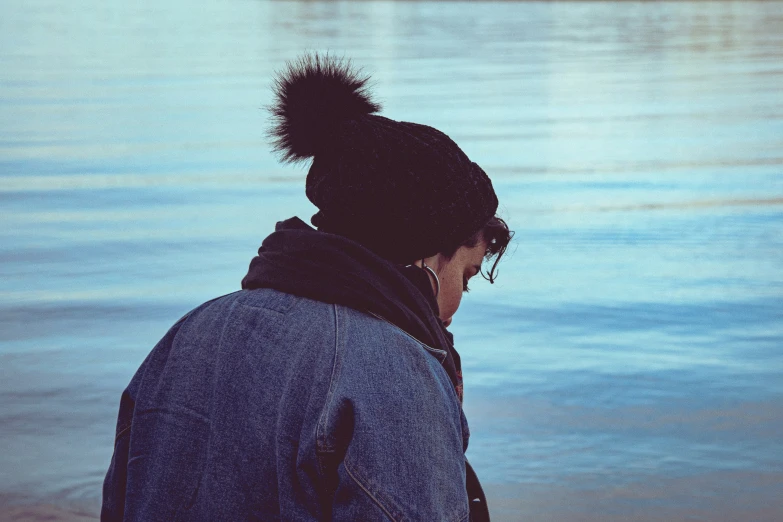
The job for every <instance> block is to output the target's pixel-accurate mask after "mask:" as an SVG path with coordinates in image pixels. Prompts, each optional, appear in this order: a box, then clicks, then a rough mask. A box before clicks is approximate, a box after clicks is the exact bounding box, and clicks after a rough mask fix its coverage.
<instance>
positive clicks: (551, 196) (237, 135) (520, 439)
mask: <svg viewBox="0 0 783 522" xmlns="http://www.w3.org/2000/svg"><path fill="white" fill-rule="evenodd" d="M305 49H311V50H330V51H332V52H334V53H336V54H345V55H347V56H350V57H352V58H353V59H354V61H355V62H356V63H357V64H360V65H363V66H365V67H366V70H367V71H368V72H370V73H372V75H373V77H374V79H375V84H376V87H375V90H376V92H377V94H378V97H379V98H380V100H381V101H382V102H383V104H384V112H383V114H385V115H387V116H390V117H392V118H395V119H400V120H408V121H416V122H421V123H427V124H430V125H433V126H435V127H437V128H439V129H441V130H443V131H445V132H446V133H447V134H449V135H450V136H451V137H452V138H454V139H455V140H456V141H457V142H458V143H459V144H460V145H461V146H462V148H463V149H464V150H465V151H466V152H467V153H468V155H470V157H471V158H472V159H474V160H475V161H477V162H478V163H479V164H481V165H482V166H483V167H484V169H485V170H486V171H487V172H488V173H489V174H490V176H491V177H492V179H493V181H494V183H495V186H496V189H497V192H498V194H499V196H500V200H501V210H502V213H503V215H504V216H506V217H507V218H508V220H509V222H510V223H511V225H512V228H514V229H515V230H516V231H517V236H516V242H515V247H514V248H513V250H514V251H513V255H512V256H511V257H510V258H509V259H508V260H507V261H505V262H504V263H503V264H502V266H501V275H500V279H499V281H498V282H497V284H495V285H493V286H491V285H489V284H478V283H477V284H474V285H471V286H472V287H473V289H472V290H471V293H470V294H469V295H468V296H467V297H466V299H465V300H464V301H463V303H464V304H463V307H462V308H461V310H460V312H459V314H458V315H457V317H456V319H455V323H454V325H453V330H454V331H455V334H456V336H457V341H458V348H459V349H460V352H461V354H462V358H463V361H464V365H465V382H466V406H465V407H466V411H467V414H468V418H469V420H470V421H471V426H472V432H473V437H472V439H471V448H470V450H469V455H470V458H471V460H472V461H473V464H474V466H475V467H476V469H477V470H478V471H479V474H480V476H481V477H482V479H483V481H484V483H485V487H486V489H487V492H488V495H489V497H490V501H491V506H492V509H493V514H494V515H495V518H497V519H499V520H519V519H533V520H675V519H677V520H683V519H702V520H750V519H753V520H779V519H781V518H783V500H782V498H783V496H781V494H780V493H781V491H783V443H782V442H781V438H780V433H782V432H783V379H781V374H782V373H783V353H782V351H783V350H781V349H782V348H783V232H782V231H783V227H781V224H783V94H782V93H781V88H780V85H783V50H782V49H783V4H780V3H774V2H760V3H755V2H720V3H711V2H693V3H691V2H680V3H668V2H667V3H652V2H650V3H633V2H622V3H613V2H604V3H586V2H578V3H532V2H531V3H516V2H499V3H465V2H455V3H451V2H396V3H392V2H384V1H373V2H317V1H313V2H263V1H228V2H200V3H192V2H188V3H185V2H177V1H170V2H155V3H153V2H137V3H128V2H122V3H120V2H114V1H108V2H98V1H92V2H86V3H85V2H80V3H79V5H78V6H77V5H76V4H72V3H66V2H57V1H51V0H50V1H41V2H23V1H21V0H17V1H13V0H12V1H10V2H4V3H3V4H2V6H0V209H2V210H1V213H0V216H1V217H0V224H2V227H1V228H0V274H2V279H0V446H2V448H3V451H2V453H0V512H2V513H4V514H3V515H0V518H3V517H5V518H13V517H14V516H16V517H17V518H18V517H22V518H24V517H28V518H40V519H43V518H45V517H46V516H49V515H51V512H52V510H54V512H55V513H56V514H59V515H58V516H63V517H66V518H67V517H71V519H76V517H77V516H83V518H85V519H89V518H90V516H92V515H94V514H95V512H96V509H97V508H96V506H97V505H98V503H99V498H100V486H101V481H102V476H103V473H104V471H105V469H106V467H107V465H108V459H109V458H110V455H111V444H112V440H113V430H114V426H113V422H114V418H115V415H116V409H117V406H118V402H119V395H120V392H121V391H122V389H123V388H124V386H125V385H126V384H127V382H128V380H129V379H130V377H131V375H132V374H133V372H134V370H135V369H136V367H137V366H138V364H139V363H140V362H141V361H142V360H143V358H144V356H145V355H146V353H147V352H148V351H149V349H150V348H151V347H152V346H153V344H154V343H155V342H156V341H157V339H158V338H159V337H160V336H161V335H162V334H163V333H164V332H165V330H166V329H167V328H168V326H170V324H171V323H173V322H174V321H175V320H176V319H177V318H179V316H180V315H182V314H183V313H184V312H185V311H187V310H189V309H190V308H192V307H193V306H195V305H197V304H199V303H201V302H202V301H204V300H206V299H209V298H211V297H214V296H216V295H220V294H223V293H227V292H230V291H232V290H234V289H236V288H238V286H239V281H240V279H241V277H242V276H243V275H244V271H245V269H246V267H247V263H248V262H249V260H250V258H251V257H252V256H253V254H254V252H255V249H256V248H257V246H258V244H259V243H260V241H261V239H263V237H264V236H265V235H266V234H267V233H268V232H269V231H270V230H271V228H272V226H273V224H274V222H275V221H277V220H279V219H282V218H286V217H290V216H291V215H294V214H296V215H300V216H302V217H304V218H307V217H309V216H310V215H311V214H312V213H313V211H314V210H313V208H312V206H311V205H310V204H309V203H308V202H307V201H306V199H305V197H304V191H303V187H304V175H305V172H306V170H305V169H304V168H302V167H300V168H292V167H283V166H280V165H279V164H278V163H277V162H276V160H275V158H274V157H273V156H272V155H271V154H270V152H269V147H268V146H267V144H266V141H265V138H264V131H265V128H266V124H267V121H266V114H265V113H264V111H263V110H262V107H263V106H265V105H266V104H268V103H269V102H270V101H271V91H270V89H269V86H270V83H269V82H270V78H271V75H272V72H273V71H274V70H275V69H277V68H279V67H280V66H281V64H282V63H283V61H284V60H285V59H290V58H294V57H296V56H297V55H299V54H300V53H301V52H302V51H303V50H305ZM41 504H51V505H54V506H55V507H54V508H43V507H40V505H41ZM20 505H25V506H28V507H24V508H21V507H19V506H20ZM30 506H32V507H30ZM36 506H38V507H36ZM20 513H21V514H20ZM68 513H70V515H68ZM74 513H76V514H74ZM78 514H80V515H78Z"/></svg>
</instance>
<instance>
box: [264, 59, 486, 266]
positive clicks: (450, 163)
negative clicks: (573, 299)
mask: <svg viewBox="0 0 783 522" xmlns="http://www.w3.org/2000/svg"><path fill="white" fill-rule="evenodd" d="M368 80H369V78H368V77H366V76H359V74H358V73H357V72H356V71H354V70H352V69H351V67H350V64H349V63H346V62H343V61H340V60H335V59H333V58H330V57H328V56H327V57H322V56H319V55H317V54H316V55H308V56H305V57H303V58H300V59H299V60H298V61H296V62H293V63H289V64H288V67H287V69H286V70H285V71H283V72H282V73H281V74H279V75H278V77H277V78H276V81H275V95H276V102H275V104H274V105H273V106H272V113H273V115H274V117H275V125H274V127H273V129H272V131H271V135H272V136H273V138H274V147H275V149H276V150H277V151H278V152H280V153H281V154H282V156H283V161H292V162H293V161H299V160H305V159H308V158H313V163H312V166H311V167H310V171H309V173H308V174H307V182H306V193H307V197H308V199H310V201H312V202H313V204H314V205H315V206H316V207H318V209H319V211H318V213H317V214H315V215H314V216H313V217H312V219H311V221H312V223H313V225H314V226H316V227H318V229H319V230H323V231H326V232H331V233H335V234H340V235H342V236H345V237H348V238H350V239H353V240H355V241H357V242H359V243H361V244H362V245H364V246H366V247H367V248H369V249H370V250H373V251H374V252H376V253H377V254H378V255H380V256H382V257H384V258H386V259H388V260H390V261H392V262H395V263H401V264H408V263H412V262H414V261H416V260H419V259H423V258H426V257H429V256H432V255H435V254H437V253H438V252H442V251H449V250H452V249H456V248H457V247H458V246H459V245H461V244H462V243H463V242H464V241H466V240H467V239H469V238H470V237H471V236H473V235H474V234H475V233H476V232H478V231H479V230H481V229H482V228H483V227H484V225H486V223H487V222H488V221H489V220H490V219H491V218H492V217H493V216H494V215H495V211H496V210H497V207H498V200H497V196H496V195H495V191H494V190H493V188H492V183H491V182H490V180H489V178H488V177H487V175H486V174H485V173H484V171H483V170H482V169H481V167H479V166H478V165H476V164H475V163H473V162H472V161H470V159H468V157H467V156H466V155H465V153H464V152H462V150H460V148H459V147H458V146H457V144H456V143H454V142H453V141H452V140H451V139H450V138H449V137H448V136H446V135H445V134H443V133H442V132H440V131H439V130H437V129H433V128H432V127H428V126H426V125H419V124H416V123H408V122H402V121H394V120H391V119H389V118H384V117H383V116H379V115H377V114H376V113H377V112H378V111H379V110H380V105H378V104H377V103H375V102H373V101H372V100H371V98H370V95H369V93H368V92H367V82H368Z"/></svg>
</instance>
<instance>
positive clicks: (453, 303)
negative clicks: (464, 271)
mask: <svg viewBox="0 0 783 522" xmlns="http://www.w3.org/2000/svg"><path fill="white" fill-rule="evenodd" d="M444 275H445V274H444ZM444 279H446V278H444ZM460 301H462V276H461V275H451V277H449V278H448V279H446V280H444V281H443V282H441V289H440V295H438V308H440V318H441V319H443V320H444V321H447V320H448V319H449V318H451V316H452V315H454V313H455V312H456V311H457V308H459V304H460Z"/></svg>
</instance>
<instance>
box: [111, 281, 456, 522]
mask: <svg viewBox="0 0 783 522" xmlns="http://www.w3.org/2000/svg"><path fill="white" fill-rule="evenodd" d="M445 355H446V354H445V352H442V351H440V350H437V349H434V348H431V347H428V346H425V345H423V344H422V343H420V342H419V341H417V340H416V339H414V338H412V337H411V336H409V335H408V334H407V333H405V332H404V331H403V330H401V329H399V328H397V327H396V326H394V325H392V324H390V323H388V322H386V321H384V320H383V319H381V318H378V317H374V316H372V315H369V314H366V313H363V312H360V311H357V310H354V309H351V308H348V307H345V306H341V305H333V304H327V303H324V302H320V301H314V300H311V299H307V298H303V297H297V296H294V295H290V294H287V293H282V292H279V291H276V290H272V289H257V290H243V291H240V292H236V293H233V294H229V295H228V296H224V297H221V298H218V299H216V300H213V301H210V302H208V303H205V304H204V305H202V306H200V307H199V308H197V309H195V310H193V311H192V312H191V313H189V314H188V315H186V316H185V317H183V318H182V319H181V320H180V321H179V322H177V323H176V324H175V325H174V326H173V327H172V328H171V330H170V331H169V332H168V333H167V334H166V335H165V336H164V337H163V339H162V340H161V341H160V342H159V343H158V344H157V345H156V346H155V348H154V349H153V350H152V352H151V353H150V354H149V356H148V357H147V359H146V360H145V361H144V363H143V364H142V365H141V367H140V368H139V370H138V372H137V373H136V375H135V376H134V377H133V379H132V380H131V382H130V384H129V385H128V387H127V389H126V390H125V391H124V393H123V394H122V398H121V402H120V412H119V418H118V421H117V432H116V441H115V447H114V455H113V457H112V461H111V466H110V468H109V471H108V473H107V475H106V479H105V482H104V490H103V507H102V512H101V519H102V520H122V519H125V520H144V521H151V520H248V519H254V520H330V519H335V520H395V521H397V520H428V521H430V520H432V521H435V520H444V521H460V520H467V518H468V511H469V510H468V497H467V494H466V492H465V481H466V476H465V473H466V468H465V460H464V451H465V449H466V447H467V442H468V437H469V433H468V427H467V422H466V420H465V416H464V414H463V412H462V408H461V406H460V402H459V400H458V398H457V395H456V392H455V390H454V386H453V385H452V383H451V381H450V380H449V377H448V376H447V374H446V372H445V371H444V369H443V367H442V366H441V364H440V362H441V361H442V360H443V358H444V357H445Z"/></svg>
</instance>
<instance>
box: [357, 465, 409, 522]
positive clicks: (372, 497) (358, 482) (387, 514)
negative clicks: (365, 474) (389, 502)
mask: <svg viewBox="0 0 783 522" xmlns="http://www.w3.org/2000/svg"><path fill="white" fill-rule="evenodd" d="M343 467H345V472H346V473H348V476H349V477H351V479H352V480H353V481H354V482H355V483H356V485H357V486H359V488H361V490H362V491H364V492H365V494H367V496H368V497H370V499H372V501H373V502H374V503H375V505H377V506H378V507H379V508H381V510H382V511H383V512H384V513H385V514H386V516H387V517H389V520H392V521H393V522H398V519H396V518H394V517H393V516H392V514H391V513H389V510H388V509H386V506H384V505H383V504H382V503H381V501H380V500H378V499H377V498H376V497H375V495H373V494H372V493H371V492H370V490H369V489H368V488H367V487H366V486H365V485H364V484H362V483H361V481H360V480H359V479H358V478H357V477H356V472H355V471H351V468H350V467H349V466H348V459H345V460H343ZM400 520H401V519H400Z"/></svg>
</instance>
